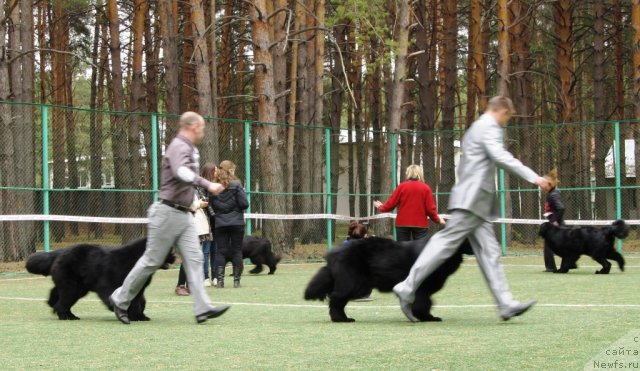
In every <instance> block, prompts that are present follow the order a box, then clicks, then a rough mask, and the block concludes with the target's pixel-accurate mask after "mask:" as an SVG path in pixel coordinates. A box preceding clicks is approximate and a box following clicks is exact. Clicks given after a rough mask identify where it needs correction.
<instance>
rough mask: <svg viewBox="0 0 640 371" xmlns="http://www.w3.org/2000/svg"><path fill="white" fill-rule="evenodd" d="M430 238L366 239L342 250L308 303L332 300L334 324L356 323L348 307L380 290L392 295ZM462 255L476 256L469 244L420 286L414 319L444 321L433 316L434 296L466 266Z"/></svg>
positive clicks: (316, 280)
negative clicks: (409, 240) (349, 314)
mask: <svg viewBox="0 0 640 371" xmlns="http://www.w3.org/2000/svg"><path fill="white" fill-rule="evenodd" d="M427 241H428V238H426V239H422V240H417V241H411V242H396V241H394V240H390V239H386V238H377V237H372V238H363V239H358V240H353V242H351V243H350V244H349V245H347V246H344V245H343V246H340V247H337V248H335V249H334V250H332V251H331V252H330V253H329V254H328V255H327V265H326V266H324V267H322V268H321V269H320V271H319V272H318V273H316V275H315V276H314V277H313V278H312V279H311V281H310V282H309V285H308V286H307V289H306V291H305V293H304V298H305V299H306V300H324V299H325V298H326V297H327V296H328V297H329V316H330V317H331V320H332V321H333V322H353V321H355V320H354V319H353V318H349V317H347V315H346V313H345V311H344V307H345V306H346V305H347V302H348V301H349V300H353V299H357V298H361V297H363V296H365V295H367V294H368V293H370V292H371V289H373V288H376V289H378V290H379V291H381V292H391V291H392V290H393V286H395V285H396V284H398V283H399V282H401V281H403V280H404V279H405V278H406V277H407V275H408V274H409V270H410V269H411V266H412V265H413V263H414V262H415V261H416V259H417V258H418V255H420V252H421V251H422V250H423V249H424V247H425V245H426V243H427ZM462 254H472V250H471V245H470V244H469V242H468V241H467V240H465V242H464V243H463V244H462V245H461V246H460V248H459V249H458V251H457V252H456V253H455V254H454V255H452V256H451V257H450V258H449V259H447V260H446V261H445V262H444V263H443V264H442V265H441V266H440V267H439V268H438V269H436V271H435V272H433V273H432V274H431V275H429V277H427V278H426V279H425V281H424V282H423V283H422V285H420V287H419V288H418V290H417V292H416V299H415V302H414V303H413V315H414V316H416V317H417V318H418V319H419V320H420V321H441V320H442V319H441V318H438V317H434V316H433V315H431V306H432V304H433V303H432V301H431V295H433V294H434V293H436V292H437V291H439V290H440V289H441V288H442V287H443V286H444V283H445V281H446V280H447V278H448V277H449V276H450V275H451V274H453V273H454V272H455V271H456V270H457V269H458V267H460V264H461V263H462Z"/></svg>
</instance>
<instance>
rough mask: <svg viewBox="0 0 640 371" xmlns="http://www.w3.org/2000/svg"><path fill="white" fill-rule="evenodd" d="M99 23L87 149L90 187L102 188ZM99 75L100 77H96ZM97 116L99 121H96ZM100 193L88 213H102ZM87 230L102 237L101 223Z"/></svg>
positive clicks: (93, 196)
mask: <svg viewBox="0 0 640 371" xmlns="http://www.w3.org/2000/svg"><path fill="white" fill-rule="evenodd" d="M96 6H97V7H101V2H98V4H97V5H96ZM96 19H97V20H102V21H104V17H102V16H101V15H100V14H99V13H98V12H97V11H96ZM101 28H102V27H101V23H100V22H96V24H95V27H94V29H93V46H92V49H91V62H92V64H93V66H92V67H91V96H90V98H89V107H90V108H91V114H90V116H89V150H90V153H91V163H90V169H89V178H90V179H91V189H97V190H99V189H101V188H102V115H98V113H97V112H96V110H97V109H98V105H97V103H98V90H99V89H98V85H102V83H103V80H104V72H102V71H103V70H102V68H100V72H98V69H99V67H102V66H104V64H103V63H102V61H103V60H104V58H106V48H104V45H101V44H100V40H101V39H102V37H103V35H102V33H101ZM98 77H100V78H98ZM98 116H100V117H99V119H100V121H98ZM100 195H101V193H100V192H99V191H92V192H91V197H90V198H89V207H90V215H93V216H100V215H101V214H102V211H101V210H102V202H101V196H100ZM89 231H90V232H93V234H94V237H95V238H96V239H98V238H102V225H101V224H100V223H91V224H89Z"/></svg>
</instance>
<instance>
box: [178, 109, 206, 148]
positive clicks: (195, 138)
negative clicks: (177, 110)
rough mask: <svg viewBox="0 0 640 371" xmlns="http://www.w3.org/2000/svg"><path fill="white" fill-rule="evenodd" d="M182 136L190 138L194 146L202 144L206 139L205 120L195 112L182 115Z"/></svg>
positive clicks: (180, 123)
mask: <svg viewBox="0 0 640 371" xmlns="http://www.w3.org/2000/svg"><path fill="white" fill-rule="evenodd" d="M179 125H180V135H182V136H184V137H186V138H188V139H189V140H191V142H193V144H200V142H201V141H202V138H204V118H202V116H200V115H199V114H197V113H195V112H191V111H189V112H185V113H183V114H182V115H180V121H179Z"/></svg>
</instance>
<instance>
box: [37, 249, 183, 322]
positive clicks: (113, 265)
mask: <svg viewBox="0 0 640 371" xmlns="http://www.w3.org/2000/svg"><path fill="white" fill-rule="evenodd" d="M146 245H147V239H146V238H142V239H138V240H135V241H132V242H129V243H128V244H126V245H124V246H122V247H119V248H104V247H102V246H98V245H91V244H79V245H75V246H71V247H67V248H64V249H60V250H55V251H52V252H48V253H46V252H37V253H34V254H32V255H31V256H30V257H29V258H28V259H27V270H28V271H29V272H31V273H35V274H41V275H43V276H48V275H51V278H52V279H53V283H54V284H55V286H54V287H53V288H52V289H51V293H50V295H49V300H48V301H47V303H48V304H49V306H50V307H52V308H53V312H54V313H56V314H57V315H58V318H59V319H61V320H77V319H80V318H78V317H77V316H76V315H74V314H73V313H72V312H71V307H72V306H73V305H74V304H75V303H76V302H77V301H78V300H79V299H80V298H82V297H83V296H85V295H87V294H88V293H89V291H94V292H95V293H97V294H98V297H100V299H101V300H102V302H103V303H104V304H105V305H106V306H107V307H108V308H109V310H113V307H112V306H111V304H110V303H109V295H111V293H113V291H114V290H115V289H117V288H118V287H120V286H121V285H122V283H123V282H124V279H125V278H126V277H127V274H129V271H131V269H132V268H133V266H134V265H135V264H136V262H137V261H138V259H139V258H140V257H141V256H142V254H143V253H144V250H145V248H146ZM175 259H176V257H175V255H174V254H173V253H169V255H168V256H167V258H166V260H165V262H164V265H163V266H162V268H163V269H168V268H169V266H170V265H171V264H172V263H173V262H174V261H175ZM149 283H151V278H149V280H148V281H147V283H146V284H145V286H144V288H146V287H147V286H148V285H149ZM144 288H143V289H142V290H140V293H139V294H138V295H137V296H136V297H135V298H134V299H133V301H132V302H131V305H130V306H129V309H128V313H129V319H130V320H131V321H148V320H149V317H147V316H145V315H144V308H145V306H146V301H145V298H144Z"/></svg>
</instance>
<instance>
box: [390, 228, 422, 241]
mask: <svg viewBox="0 0 640 371" xmlns="http://www.w3.org/2000/svg"><path fill="white" fill-rule="evenodd" d="M425 237H427V228H418V227H396V240H398V241H413V240H419V239H421V238H425Z"/></svg>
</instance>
